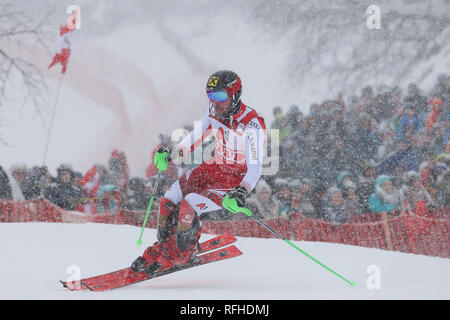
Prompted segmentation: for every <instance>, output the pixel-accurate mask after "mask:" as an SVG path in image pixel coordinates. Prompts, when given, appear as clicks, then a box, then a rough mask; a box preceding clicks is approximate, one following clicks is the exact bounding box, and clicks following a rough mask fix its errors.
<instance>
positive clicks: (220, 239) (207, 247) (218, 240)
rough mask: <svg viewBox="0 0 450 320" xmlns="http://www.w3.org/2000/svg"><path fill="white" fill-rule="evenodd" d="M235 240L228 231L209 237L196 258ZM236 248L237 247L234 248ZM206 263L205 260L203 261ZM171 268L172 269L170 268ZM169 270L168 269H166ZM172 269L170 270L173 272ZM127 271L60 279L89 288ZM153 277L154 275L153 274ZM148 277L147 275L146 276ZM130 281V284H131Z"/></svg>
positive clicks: (68, 284)
mask: <svg viewBox="0 0 450 320" xmlns="http://www.w3.org/2000/svg"><path fill="white" fill-rule="evenodd" d="M235 241H236V238H235V237H233V236H232V235H231V234H229V233H225V234H223V235H220V236H217V237H214V238H212V239H209V240H207V241H204V242H201V243H200V252H199V254H203V255H201V256H197V257H198V258H201V257H204V258H203V260H202V261H207V259H208V257H207V256H206V255H204V253H205V252H208V251H211V250H214V249H217V248H220V247H223V246H226V245H229V244H232V243H234V242H235ZM236 249H237V248H236ZM226 253H227V258H231V256H229V253H228V252H226ZM208 262H212V261H208ZM204 263H207V262H204ZM204 263H200V264H204ZM171 270H172V269H171ZM167 271H169V270H167ZM174 271H178V270H174ZM174 271H172V272H174ZM129 273H133V272H132V271H131V270H130V268H123V269H120V270H117V271H113V272H110V273H106V274H101V275H98V276H94V277H90V278H85V279H81V280H79V281H70V282H69V281H60V282H61V283H62V285H63V287H65V288H68V289H70V290H72V291H75V290H86V289H89V286H88V285H86V284H87V283H90V284H95V283H97V282H107V281H113V280H114V279H117V278H120V277H123V276H124V275H126V274H127V275H128V274H129ZM140 273H143V272H139V273H135V274H140ZM153 277H155V276H153ZM147 278H148V277H147ZM142 280H146V279H142ZM142 280H138V281H142ZM132 283H133V282H132ZM132 283H130V284H132Z"/></svg>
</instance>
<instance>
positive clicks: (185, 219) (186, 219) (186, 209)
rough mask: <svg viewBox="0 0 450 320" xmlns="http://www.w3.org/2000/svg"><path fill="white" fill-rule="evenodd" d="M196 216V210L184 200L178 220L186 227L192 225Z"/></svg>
mask: <svg viewBox="0 0 450 320" xmlns="http://www.w3.org/2000/svg"><path fill="white" fill-rule="evenodd" d="M195 216H196V213H195V210H194V209H192V207H191V206H190V205H189V203H187V201H186V200H184V199H183V201H181V203H180V210H179V218H178V220H179V222H181V223H183V224H185V225H191V223H192V221H193V220H194V217H195Z"/></svg>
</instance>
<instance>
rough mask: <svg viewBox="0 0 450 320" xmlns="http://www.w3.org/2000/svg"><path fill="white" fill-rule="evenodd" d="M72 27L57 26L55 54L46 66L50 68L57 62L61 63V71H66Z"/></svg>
mask: <svg viewBox="0 0 450 320" xmlns="http://www.w3.org/2000/svg"><path fill="white" fill-rule="evenodd" d="M73 30H74V29H69V28H68V27H67V26H65V27H60V28H59V38H58V40H57V41H56V54H55V56H54V57H53V61H52V63H50V65H49V66H48V68H49V69H50V68H51V67H53V66H54V65H55V64H57V63H61V64H62V71H61V72H62V73H65V72H66V69H67V62H68V61H69V57H70V39H71V38H72V35H73Z"/></svg>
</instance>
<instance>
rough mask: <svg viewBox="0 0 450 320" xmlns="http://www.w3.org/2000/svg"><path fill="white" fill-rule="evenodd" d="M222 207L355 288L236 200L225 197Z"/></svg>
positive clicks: (352, 282) (351, 283) (351, 282)
mask: <svg viewBox="0 0 450 320" xmlns="http://www.w3.org/2000/svg"><path fill="white" fill-rule="evenodd" d="M222 206H223V207H224V208H225V209H227V210H228V211H230V212H232V213H238V212H242V213H244V214H246V215H247V216H249V217H251V218H253V219H254V220H256V222H258V223H259V224H260V225H262V226H263V227H264V228H266V229H267V230H269V231H270V232H272V233H273V234H274V235H276V236H277V237H278V238H279V239H281V240H283V241H284V242H286V243H287V244H289V245H290V246H292V247H294V248H295V249H297V250H298V251H300V252H301V253H302V254H304V255H305V256H307V257H308V258H310V259H311V260H312V261H314V262H315V263H317V264H319V265H320V266H322V267H324V268H325V269H327V270H328V271H330V272H331V273H333V274H334V275H336V276H337V277H339V278H341V279H342V280H344V281H345V282H347V283H348V284H350V285H351V286H355V282H354V281H350V280H348V279H346V278H344V277H343V276H341V275H340V274H339V273H337V272H336V271H334V270H332V269H331V268H329V267H327V266H326V265H325V264H323V263H322V262H320V261H319V260H317V259H316V258H314V257H313V256H311V255H310V254H308V253H307V252H306V251H304V250H302V249H300V248H299V247H298V246H296V245H295V244H293V243H292V242H291V241H289V240H288V239H286V238H285V237H283V236H282V235H281V234H280V233H278V232H276V231H275V230H274V229H272V228H271V227H270V226H268V225H267V224H265V223H264V222H263V221H261V219H259V218H258V217H255V216H254V215H253V214H252V212H251V211H250V210H249V209H248V208H245V207H239V206H238V204H237V201H236V199H232V198H230V197H229V196H228V195H226V196H225V197H224V198H223V200H222Z"/></svg>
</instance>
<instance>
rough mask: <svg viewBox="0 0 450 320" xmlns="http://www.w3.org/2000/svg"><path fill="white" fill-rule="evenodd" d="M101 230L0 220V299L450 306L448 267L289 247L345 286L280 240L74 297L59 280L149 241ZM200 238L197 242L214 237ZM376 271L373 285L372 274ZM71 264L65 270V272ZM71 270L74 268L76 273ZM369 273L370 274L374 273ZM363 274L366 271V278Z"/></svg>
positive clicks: (330, 247)
mask: <svg viewBox="0 0 450 320" xmlns="http://www.w3.org/2000/svg"><path fill="white" fill-rule="evenodd" d="M139 232H140V230H139V228H137V227H132V226H115V225H104V224H92V223H87V224H52V223H1V224H0V252H1V254H2V266H1V272H0V299H152V300H158V299H163V300H182V299H193V300H200V299H202V300H210V299H213V300H215V299H224V300H225V299H226V300H236V299H256V300H260V299H274V300H278V299H283V300H291V299H296V300H297V299H449V298H450V273H449V272H448V270H450V260H449V259H442V258H432V257H426V256H419V255H412V254H405V253H398V252H389V251H381V250H377V249H369V248H361V247H353V246H347V245H337V244H330V243H312V242H296V244H297V245H298V246H300V248H302V249H303V250H305V251H306V252H308V253H310V254H311V255H312V256H314V257H315V258H316V259H318V260H320V261H322V262H323V263H325V264H326V265H328V266H329V267H331V268H332V269H334V270H335V271H336V272H338V273H340V274H342V275H343V276H344V277H346V278H348V279H350V280H352V281H355V282H356V286H355V287H352V286H350V285H348V284H347V283H346V282H344V281H343V280H341V279H339V278H338V277H336V276H335V275H333V274H332V273H330V272H329V271H327V270H325V269H324V268H322V267H320V266H319V265H317V264H316V263H314V262H313V261H311V260H310V259H308V258H306V257H305V256H304V255H302V254H301V253H299V252H297V251H296V250H294V249H293V248H292V247H290V246H288V245H287V244H286V243H284V242H283V241H281V240H278V239H252V238H238V241H237V242H236V246H237V247H238V248H240V249H241V250H242V251H243V252H244V254H243V255H242V256H239V257H236V258H233V259H230V260H225V261H221V262H216V263H212V264H209V265H205V266H199V267H196V268H192V269H189V270H184V271H180V272H177V273H174V274H171V275H167V276H163V277H161V278H157V279H154V280H149V281H145V282H141V283H139V284H136V285H133V286H129V287H125V288H120V289H116V290H112V291H108V292H89V291H82V292H72V291H68V290H67V289H63V288H62V286H61V284H60V283H59V280H68V278H69V277H70V276H74V275H75V272H76V270H77V268H78V267H79V270H80V272H81V277H88V276H93V275H96V274H101V273H105V272H109V271H113V270H115V269H118V268H121V267H124V266H127V265H129V264H130V263H131V261H133V260H134V259H135V258H136V257H137V256H138V255H140V254H141V253H142V250H144V248H145V245H148V244H151V243H153V241H154V240H155V236H156V234H155V230H153V229H147V230H145V233H144V238H143V239H144V245H143V246H142V247H140V248H138V247H137V246H136V244H135V241H136V240H137V238H138V236H139ZM211 237H212V236H211V235H207V234H204V235H202V239H203V240H206V239H209V238H211ZM373 265H376V266H377V267H378V270H379V271H380V273H379V280H380V281H379V284H380V288H379V289H369V288H368V286H367V283H368V282H369V284H374V283H376V282H374V281H373V280H374V278H373V277H374V276H375V273H373V270H374V269H373V267H372V269H371V268H369V266H373ZM71 266H72V267H71ZM74 266H75V267H74ZM371 270H372V271H371ZM368 271H369V272H368Z"/></svg>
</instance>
